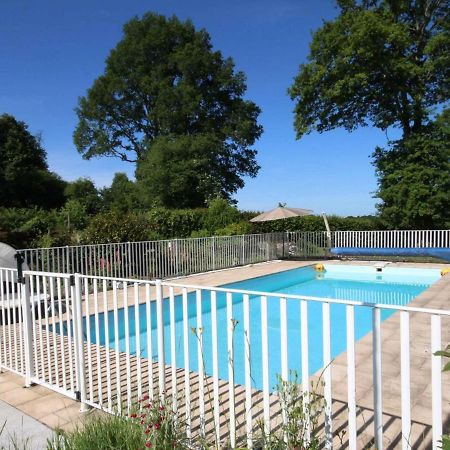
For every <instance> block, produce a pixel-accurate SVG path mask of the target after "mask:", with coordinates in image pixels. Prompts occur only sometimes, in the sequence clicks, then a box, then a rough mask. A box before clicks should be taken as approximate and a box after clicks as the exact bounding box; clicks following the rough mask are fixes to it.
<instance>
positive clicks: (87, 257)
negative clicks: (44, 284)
mask: <svg viewBox="0 0 450 450" xmlns="http://www.w3.org/2000/svg"><path fill="white" fill-rule="evenodd" d="M323 236H324V233H322V232H317V233H315V232H311V233H267V234H250V235H241V236H213V237H205V238H190V239H170V240H160V241H141V242H122V243H112V244H92V245H77V246H66V247H49V248H36V249H23V250H20V252H21V253H22V254H23V255H24V257H25V261H26V262H27V264H28V266H29V267H30V268H31V269H33V270H38V271H53V272H62V273H80V274H84V275H96V276H99V275H103V276H112V277H125V278H146V279H156V278H161V279H162V278H171V277H176V276H182V275H189V274H192V273H199V272H207V271H210V270H218V269H226V268H230V267H236V266H240V265H246V264H253V263H258V262H264V261H270V260H274V259H277V258H282V257H287V256H303V257H307V256H320V255H323V254H324V253H325V250H326V249H325V247H324V246H326V241H325V240H324V238H323Z"/></svg>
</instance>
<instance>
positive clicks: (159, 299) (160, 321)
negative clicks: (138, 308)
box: [155, 280, 166, 400]
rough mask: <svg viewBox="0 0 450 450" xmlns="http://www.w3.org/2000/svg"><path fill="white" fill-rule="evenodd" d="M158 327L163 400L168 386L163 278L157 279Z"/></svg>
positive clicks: (159, 365)
mask: <svg viewBox="0 0 450 450" xmlns="http://www.w3.org/2000/svg"><path fill="white" fill-rule="evenodd" d="M155 287H156V328H157V333H158V384H159V396H160V398H161V399H162V400H163V399H164V397H165V386H166V358H165V348H164V315H163V290H162V285H161V280H156V282H155Z"/></svg>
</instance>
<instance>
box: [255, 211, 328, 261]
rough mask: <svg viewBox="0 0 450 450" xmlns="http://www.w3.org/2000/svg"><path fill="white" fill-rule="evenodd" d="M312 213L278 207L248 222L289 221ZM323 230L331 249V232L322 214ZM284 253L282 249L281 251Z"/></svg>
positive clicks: (324, 215)
mask: <svg viewBox="0 0 450 450" xmlns="http://www.w3.org/2000/svg"><path fill="white" fill-rule="evenodd" d="M313 214H314V212H313V211H312V210H310V209H302V208H288V207H286V206H278V207H276V208H274V209H271V210H270V211H267V212H265V213H262V214H260V215H259V216H256V217H253V219H250V222H267V221H269V220H282V219H289V218H290V217H300V216H312V215H313ZM322 218H323V222H324V224H325V229H326V230H327V240H328V246H329V247H331V230H330V226H329V225H328V219H327V216H326V214H325V213H322ZM283 239H284V237H283ZM283 253H284V249H283Z"/></svg>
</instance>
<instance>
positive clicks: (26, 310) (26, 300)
mask: <svg viewBox="0 0 450 450" xmlns="http://www.w3.org/2000/svg"><path fill="white" fill-rule="evenodd" d="M20 286H21V297H22V316H23V320H24V323H23V325H24V327H23V334H24V351H25V386H26V387H30V386H31V379H32V378H33V377H34V364H33V324H32V319H31V302H30V279H29V277H28V276H25V277H24V279H23V281H22V283H21V285H20ZM2 303H3V302H2ZM3 323H5V322H3Z"/></svg>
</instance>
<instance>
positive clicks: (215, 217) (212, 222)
mask: <svg viewBox="0 0 450 450" xmlns="http://www.w3.org/2000/svg"><path fill="white" fill-rule="evenodd" d="M240 220H241V213H240V212H239V210H238V209H237V208H236V207H235V206H232V205H230V203H229V202H228V201H227V200H225V199H222V198H217V199H214V200H211V202H210V203H209V205H208V209H207V210H206V213H205V216H204V219H203V226H202V228H203V229H204V230H207V231H208V232H209V235H210V236H211V235H213V234H214V233H215V231H216V230H219V229H221V228H224V227H226V226H228V225H230V224H232V223H235V222H239V221H240Z"/></svg>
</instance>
